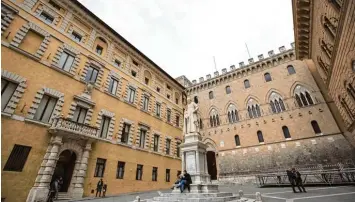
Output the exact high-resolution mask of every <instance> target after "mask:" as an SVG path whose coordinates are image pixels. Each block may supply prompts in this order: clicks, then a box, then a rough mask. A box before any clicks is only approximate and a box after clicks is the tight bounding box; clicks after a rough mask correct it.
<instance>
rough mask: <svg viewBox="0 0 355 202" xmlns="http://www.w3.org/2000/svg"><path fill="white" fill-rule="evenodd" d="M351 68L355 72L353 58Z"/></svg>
mask: <svg viewBox="0 0 355 202" xmlns="http://www.w3.org/2000/svg"><path fill="white" fill-rule="evenodd" d="M351 69H352V70H353V72H355V60H353V61H352V62H351Z"/></svg>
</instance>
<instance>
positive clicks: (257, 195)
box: [255, 192, 262, 202]
mask: <svg viewBox="0 0 355 202" xmlns="http://www.w3.org/2000/svg"><path fill="white" fill-rule="evenodd" d="M255 202H262V200H261V194H260V192H256V195H255Z"/></svg>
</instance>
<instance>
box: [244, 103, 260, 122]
mask: <svg viewBox="0 0 355 202" xmlns="http://www.w3.org/2000/svg"><path fill="white" fill-rule="evenodd" d="M247 108H248V115H249V118H251V119H252V118H257V117H260V116H261V111H260V107H259V104H258V103H257V102H256V101H255V100H254V99H253V98H250V99H249V100H248V106H247Z"/></svg>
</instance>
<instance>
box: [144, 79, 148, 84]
mask: <svg viewBox="0 0 355 202" xmlns="http://www.w3.org/2000/svg"><path fill="white" fill-rule="evenodd" d="M144 83H145V85H149V79H148V78H147V77H146V78H144Z"/></svg>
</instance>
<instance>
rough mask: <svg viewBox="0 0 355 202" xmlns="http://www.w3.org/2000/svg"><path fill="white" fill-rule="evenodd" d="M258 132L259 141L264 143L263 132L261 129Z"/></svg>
mask: <svg viewBox="0 0 355 202" xmlns="http://www.w3.org/2000/svg"><path fill="white" fill-rule="evenodd" d="M256 134H257V135H258V140H259V143H263V142H264V137H263V133H262V132H261V131H260V130H258V132H257V133H256Z"/></svg>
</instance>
